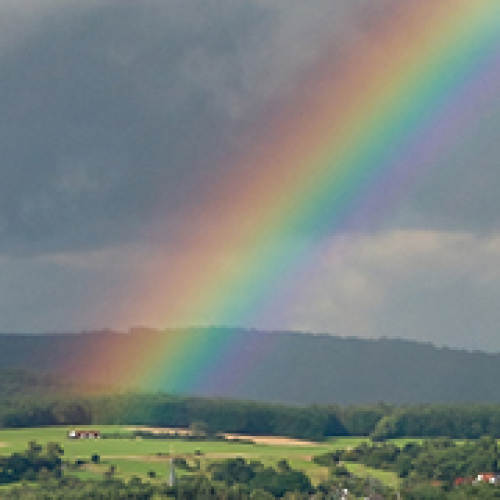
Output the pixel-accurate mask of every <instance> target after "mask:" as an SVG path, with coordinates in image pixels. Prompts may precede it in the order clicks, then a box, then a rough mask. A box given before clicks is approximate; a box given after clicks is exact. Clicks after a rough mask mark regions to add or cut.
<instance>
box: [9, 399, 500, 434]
mask: <svg viewBox="0 0 500 500" xmlns="http://www.w3.org/2000/svg"><path fill="white" fill-rule="evenodd" d="M194 423H201V424H202V425H203V427H204V429H205V431H206V433H208V434H209V435H210V434H216V433H217V432H232V433H237V434H249V435H276V436H289V437H294V438H300V439H310V440H322V439H326V438H330V437H335V436H370V437H371V438H372V439H373V440H374V441H383V440H386V439H392V438H401V437H441V436H447V437H450V438H455V439H477V438H479V437H481V436H485V435H488V436H491V437H494V438H500V405H447V406H441V405H420V406H416V407H403V408H400V407H393V406H389V405H384V404H379V405H373V406H359V407H354V406H353V407H346V408H342V407H340V406H333V405H328V406H318V405H313V406H285V405H276V404H270V403H259V402H252V401H241V400H234V399H221V398H201V397H187V396H178V395H169V394H119V395H109V396H86V397H77V396H72V395H68V396H53V395H48V396H44V397H41V396H30V395H25V396H17V397H14V396H11V397H6V398H0V427H1V428H20V427H39V426H49V425H90V424H94V425H151V426H155V427H182V428H188V427H190V426H192V425H193V424H194Z"/></svg>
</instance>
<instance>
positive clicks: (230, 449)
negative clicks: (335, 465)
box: [0, 426, 398, 487]
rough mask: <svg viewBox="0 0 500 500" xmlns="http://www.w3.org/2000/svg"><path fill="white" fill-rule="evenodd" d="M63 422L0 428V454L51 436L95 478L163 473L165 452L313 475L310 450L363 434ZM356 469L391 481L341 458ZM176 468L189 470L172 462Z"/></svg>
mask: <svg viewBox="0 0 500 500" xmlns="http://www.w3.org/2000/svg"><path fill="white" fill-rule="evenodd" d="M69 429H70V428H69V427H45V428H29V429H15V430H0V454H11V453H14V452H18V451H19V452H20V451H24V450H25V449H26V448H27V446H28V443H29V442H30V441H37V442H38V443H39V444H42V445H45V444H46V443H48V442H57V443H59V444H61V446H62V447H63V448H64V458H65V460H68V461H70V462H74V461H75V460H76V459H83V460H86V461H87V462H88V463H87V464H86V465H85V466H84V467H83V468H81V469H80V470H78V471H77V472H73V471H68V473H70V474H76V475H78V477H81V478H94V479H96V478H100V477H103V473H104V472H105V471H106V470H108V469H109V467H110V466H115V467H116V477H119V478H123V479H130V478H131V477H132V476H139V477H141V478H143V479H147V478H148V473H150V471H154V472H155V473H156V476H157V480H164V479H165V478H166V477H167V474H168V467H169V454H170V453H172V455H173V456H174V457H179V458H183V459H185V460H186V461H187V463H188V464H190V465H194V464H195V463H196V460H199V463H200V467H201V469H202V470H203V468H204V467H206V465H208V463H209V462H210V461H212V460H221V459H224V458H233V457H243V458H245V459H247V460H259V461H261V462H263V463H264V464H268V465H275V464H276V463H277V462H278V461H279V460H283V459H285V460H287V461H288V462H289V464H290V465H291V466H292V467H293V468H296V469H299V470H302V471H303V472H305V473H306V474H307V475H308V476H309V477H310V478H311V480H312V481H313V483H318V482H319V481H321V480H323V479H326V478H327V477H328V470H327V468H326V467H321V466H318V465H316V464H315V463H314V462H312V457H313V456H314V455H319V454H322V453H326V452H328V451H331V450H335V449H339V448H348V447H355V446H356V445H358V444H359V443H361V442H362V441H366V438H339V439H334V440H333V439H332V440H330V441H326V442H319V443H311V442H304V443H303V444H300V445H299V444H297V442H295V441H294V440H292V441H291V443H290V444H281V443H280V444H261V443H259V444H257V443H247V442H231V441H208V440H199V441H195V440H189V441H188V440H184V439H168V440H163V439H140V438H120V439H91V440H79V439H74V440H73V439H68V438H67V434H68V430H69ZM85 429H98V430H100V431H101V433H103V434H109V433H117V432H121V433H124V432H127V430H128V429H127V427H124V426H85ZM93 454H98V455H99V456H100V463H99V464H94V463H91V461H90V458H91V456H92V455H93ZM346 466H347V467H348V468H349V469H350V470H352V472H354V473H355V474H356V475H358V476H360V477H363V476H367V475H370V476H372V477H376V478H378V479H380V480H381V481H383V482H384V483H385V484H386V485H388V486H392V487H394V486H395V485H396V484H397V481H398V480H397V477H396V475H395V474H393V473H391V472H386V471H379V470H376V469H370V468H368V467H365V466H362V465H360V464H346ZM176 472H177V474H187V473H189V472H187V471H185V470H183V469H180V468H177V470H176Z"/></svg>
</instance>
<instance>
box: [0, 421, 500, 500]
mask: <svg viewBox="0 0 500 500" xmlns="http://www.w3.org/2000/svg"><path fill="white" fill-rule="evenodd" d="M199 427H200V426H199V425H197V426H194V430H196V431H198V432H200V429H199ZM93 428H94V429H96V430H97V428H96V427H93ZM69 429H70V428H68V427H65V428H64V427H57V428H53V427H48V428H37V429H19V430H0V442H1V445H2V449H1V450H0V451H1V452H3V455H2V456H0V498H6V499H11V498H19V499H53V498H60V499H65V498H69V499H71V498H75V499H87V498H100V499H101V498H102V499H106V498H109V499H120V498H127V499H155V498H156V499H160V498H183V499H197V498H214V499H216V498H217V499H218V498H225V499H240V500H245V499H254V498H261V499H266V498H267V499H271V498H296V499H302V498H304V499H305V498H316V499H334V498H342V495H344V497H345V498H352V499H354V498H367V497H368V498H379V499H380V498H383V499H396V498H398V493H399V497H400V498H403V499H411V500H424V499H425V500H427V499H447V498H451V499H455V498H456V499H483V498H484V499H488V498H500V486H497V485H495V484H493V483H492V482H491V483H490V480H489V476H488V477H487V478H486V480H485V481H478V480H477V478H478V475H480V474H485V473H488V474H493V476H492V477H496V474H497V473H498V472H500V471H499V470H498V465H499V463H500V456H499V449H498V445H497V442H496V440H494V439H492V438H481V439H479V440H474V441H467V442H463V441H453V440H450V439H432V440H425V441H422V440H391V441H386V442H382V443H377V442H372V441H370V440H369V439H367V438H339V439H337V440H328V441H323V442H318V443H311V442H303V443H299V442H297V441H296V440H291V441H290V443H289V444H284V443H283V441H280V444H272V441H270V442H269V443H267V444H263V443H261V444H255V443H252V442H251V437H248V438H247V439H242V438H240V439H238V440H228V439H221V438H219V439H207V438H206V437H205V438H202V439H200V438H197V437H195V436H192V435H189V434H186V435H184V436H180V435H179V433H177V435H176V437H172V436H169V437H167V436H165V435H162V434H158V433H153V432H149V431H147V430H144V429H142V430H140V431H136V430H131V429H130V428H129V427H121V426H110V427H108V426H101V427H100V428H99V430H100V432H101V435H102V437H101V439H68V438H67V435H68V431H69ZM172 465H173V469H174V473H175V480H174V484H169V478H170V476H171V471H172V469H171V467H172ZM347 491H348V492H349V493H348V494H347V493H346V492H347ZM377 495H378V496H377Z"/></svg>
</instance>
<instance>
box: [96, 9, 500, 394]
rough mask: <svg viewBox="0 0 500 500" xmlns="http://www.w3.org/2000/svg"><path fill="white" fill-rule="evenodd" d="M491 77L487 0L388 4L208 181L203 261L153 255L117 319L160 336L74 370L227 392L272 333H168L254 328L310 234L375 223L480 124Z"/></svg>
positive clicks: (499, 17) (496, 37)
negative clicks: (212, 219) (103, 370)
mask: <svg viewBox="0 0 500 500" xmlns="http://www.w3.org/2000/svg"><path fill="white" fill-rule="evenodd" d="M499 82H500V2H498V1H497V0H453V1H448V0H422V1H420V0H419V1H413V2H409V1H408V2H400V3H399V4H397V6H396V7H393V10H392V11H391V12H390V14H388V15H387V16H386V20H385V21H383V22H381V23H379V24H378V25H377V26H375V27H374V29H373V30H372V32H371V33H370V36H369V37H368V38H365V39H360V40H358V41H357V42H355V43H353V44H352V46H351V47H350V48H349V50H348V51H347V52H346V53H345V54H344V60H343V62H342V63H341V64H339V62H338V61H337V60H336V63H335V64H332V56H331V54H330V52H328V53H327V54H325V55H324V56H323V57H322V58H320V60H319V61H318V62H317V64H316V65H315V66H314V67H312V68H310V69H309V72H308V74H307V75H306V76H305V77H304V78H303V80H302V81H301V82H300V84H299V85H298V89H297V91H296V92H295V93H294V95H293V98H291V99H290V100H289V102H288V104H287V105H283V106H282V107H281V109H274V110H273V111H272V112H271V113H270V114H268V116H266V117H265V119H263V121H264V123H263V124H262V134H261V135H260V138H259V140H258V141H256V144H254V145H253V147H252V149H251V151H249V152H248V153H247V154H246V155H243V157H239V158H233V159H232V160H231V162H232V163H237V164H238V168H237V169H235V170H234V171H235V172H237V173H235V174H232V175H233V177H231V174H229V178H228V179H224V180H223V181H222V180H221V182H220V185H217V186H211V191H210V193H209V194H208V195H207V197H206V208H207V211H208V212H210V213H216V214H219V215H220V221H221V223H220V225H219V226H218V227H216V228H212V227H210V228H209V230H207V233H206V234H205V235H204V236H203V237H201V238H198V239H197V240H196V241H195V242H193V249H199V248H202V249H203V252H199V251H193V252H189V251H188V252H186V253H185V255H184V256H183V257H182V259H181V260H180V264H179V261H177V262H176V265H175V267H173V266H171V265H170V264H169V260H168V257H166V258H165V267H164V269H163V268H162V269H159V270H156V272H155V273H154V275H150V276H148V277H147V283H146V282H145V283H143V284H141V286H142V289H144V290H147V293H145V299H144V300H143V303H139V304H132V305H130V322H131V323H133V322H134V315H138V316H140V317H149V318H152V322H156V323H157V324H161V325H163V326H165V327H169V328H170V327H171V328H172V329H169V330H167V331H166V332H165V334H164V335H162V336H161V337H158V336H152V337H151V338H149V337H148V336H147V335H143V336H135V337H134V338H133V339H132V338H131V339H129V341H128V343H127V346H128V347H126V348H123V351H122V352H120V353H109V352H107V350H106V348H105V346H104V347H103V349H102V351H101V356H100V357H99V356H98V357H97V359H96V361H95V363H94V365H95V366H89V367H87V369H88V370H89V371H91V370H92V371H95V370H98V367H99V366H104V365H109V364H110V363H111V364H112V366H113V372H114V374H115V377H116V380H119V381H120V382H121V383H122V384H125V385H132V386H138V387H142V388H147V389H163V390H167V391H173V392H193V391H199V390H202V389H204V390H205V389H206V390H207V391H211V390H216V389H215V387H216V385H217V384H218V383H220V384H228V383H231V384H233V385H234V384H238V383H240V381H241V380H243V379H244V377H245V374H246V373H248V372H249V371H251V370H254V369H256V367H257V366H258V363H259V359H260V357H261V356H262V353H264V352H266V353H267V352H269V350H270V349H272V338H271V337H272V336H269V339H266V338H265V337H263V338H264V339H265V340H262V345H253V346H249V345H248V344H247V343H246V340H245V336H244V334H242V333H237V334H236V333H235V334H231V333H230V331H229V330H228V331H226V330H224V331H221V332H219V333H211V334H207V331H206V330H203V329H193V330H190V331H187V330H182V329H179V327H182V326H188V325H238V324H240V325H241V324H248V322H249V321H250V320H252V321H253V322H254V323H255V322H257V323H258V319H259V318H261V317H264V316H265V315H266V314H269V311H272V309H273V305H275V304H276V303H277V299H276V297H279V296H280V294H281V293H282V292H283V291H284V290H286V289H287V288H289V287H290V285H291V283H293V280H294V279H296V278H297V276H299V275H300V276H303V275H304V269H305V268H307V263H308V262H310V261H311V259H314V257H315V255H314V252H313V250H312V249H311V248H312V246H311V245H310V244H308V243H307V242H308V241H310V237H311V235H312V236H313V237H314V236H316V235H317V236H325V235H333V234H336V233H338V232H340V231H345V230H355V229H357V228H362V227H363V225H365V224H366V223H367V222H376V220H377V218H380V217H381V215H382V214H383V212H384V210H387V208H388V207H389V208H390V207H391V206H394V204H395V203H396V202H397V201H398V199H399V198H401V197H402V196H404V193H406V192H407V190H408V189H409V188H410V187H411V186H412V184H413V182H414V180H415V179H416V178H420V177H421V176H422V175H424V174H425V172H426V171H427V170H428V169H430V168H432V167H433V165H435V164H436V163H437V161H438V160H440V159H441V158H443V157H445V156H446V154H448V152H449V151H450V149H451V148H453V147H455V146H456V144H457V142H458V141H459V140H460V138H461V137H463V135H464V133H466V132H467V130H468V129H469V128H470V127H474V124H475V123H477V122H478V121H479V120H480V119H483V118H484V117H485V116H487V113H488V108H489V104H490V103H491V101H492V99H495V98H498V96H499V95H500V85H499ZM231 162H230V163H231ZM228 171H230V169H229V168H228ZM235 186H238V188H235ZM301 234H303V235H304V238H300V235H301ZM297 235H299V236H297ZM283 242H285V243H283ZM228 249H230V250H231V254H232V255H233V256H234V257H233V258H231V259H230V261H228V259H227V255H228V252H227V251H228ZM301 273H302V274H301ZM139 313H140V314H139ZM176 328H177V329H176ZM91 364H92V363H91ZM228 380H230V381H231V382H228Z"/></svg>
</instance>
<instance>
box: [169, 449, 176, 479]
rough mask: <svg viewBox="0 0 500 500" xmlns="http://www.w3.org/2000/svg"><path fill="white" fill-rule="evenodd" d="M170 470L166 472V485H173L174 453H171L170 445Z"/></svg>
mask: <svg viewBox="0 0 500 500" xmlns="http://www.w3.org/2000/svg"><path fill="white" fill-rule="evenodd" d="M169 465H170V470H169V473H168V485H169V486H174V485H175V463H174V455H173V447H172V446H170V460H169Z"/></svg>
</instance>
